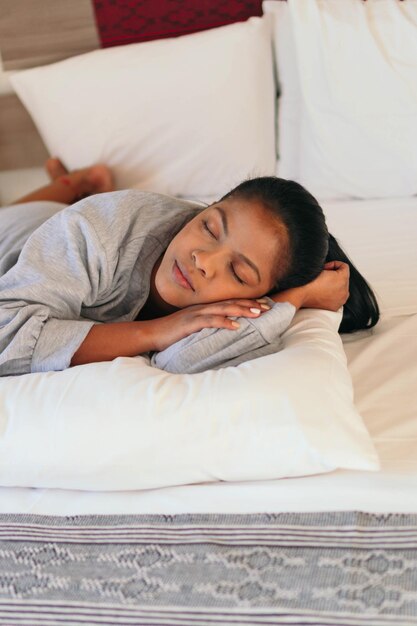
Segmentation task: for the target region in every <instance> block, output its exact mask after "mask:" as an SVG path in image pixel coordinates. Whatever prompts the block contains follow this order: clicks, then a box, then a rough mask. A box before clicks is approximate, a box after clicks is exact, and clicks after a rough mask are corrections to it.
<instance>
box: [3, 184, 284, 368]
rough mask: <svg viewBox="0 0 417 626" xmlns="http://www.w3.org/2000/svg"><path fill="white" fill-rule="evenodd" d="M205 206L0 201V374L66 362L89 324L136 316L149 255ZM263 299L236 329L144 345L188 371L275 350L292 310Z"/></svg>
mask: <svg viewBox="0 0 417 626" xmlns="http://www.w3.org/2000/svg"><path fill="white" fill-rule="evenodd" d="M204 208H205V205H202V204H199V203H196V202H189V201H186V200H180V199H178V198H174V197H171V196H167V195H164V194H157V193H151V192H146V191H138V190H127V191H115V192H110V193H105V194H98V195H95V196H90V197H88V198H86V199H84V200H81V201H79V202H77V203H76V204H73V205H71V206H65V205H63V204H60V203H56V202H46V201H42V202H28V203H25V204H20V205H13V206H10V207H5V208H0V376H10V375H18V374H27V373H32V372H47V371H54V370H63V369H66V368H68V367H69V365H70V362H71V359H72V356H73V355H74V353H75V352H76V351H77V349H78V348H79V346H80V345H81V344H82V342H83V341H84V339H85V338H86V336H87V334H88V333H89V331H90V329H91V327H92V326H93V325H94V324H103V323H109V322H126V321H133V320H134V319H136V317H137V315H138V314H139V312H140V310H141V309H142V307H143V306H144V305H145V303H146V300H147V298H148V295H149V290H150V277H151V271H152V268H153V266H154V265H155V263H156V261H157V259H158V258H159V257H160V256H161V254H163V253H164V251H165V250H166V248H167V247H168V245H169V243H170V241H171V240H172V238H173V237H174V236H175V235H176V234H177V232H178V231H179V230H181V228H182V227H183V226H184V225H185V224H186V223H187V222H188V221H189V220H190V219H192V218H193V217H194V216H195V215H197V214H198V213H199V212H200V211H201V210H202V209H204ZM270 304H272V305H273V306H272V309H271V311H268V312H267V313H265V314H263V316H261V318H258V319H250V320H249V318H240V319H239V321H240V322H241V327H240V328H239V329H238V330H233V331H231V330H228V329H213V328H210V329H202V330H201V331H199V332H197V333H193V335H190V336H189V337H185V338H184V339H182V340H181V341H179V342H177V343H176V344H173V345H172V346H170V347H169V348H167V349H166V350H164V351H163V352H159V353H153V354H152V359H151V363H152V365H154V366H155V367H160V368H161V369H166V370H167V371H172V372H184V373H194V372H198V371H203V369H208V368H213V369H215V368H219V367H225V366H227V365H235V364H237V363H239V362H243V361H245V360H248V359H251V358H255V357H257V356H262V355H263V354H269V353H271V352H275V351H277V350H279V336H280V335H281V334H282V332H283V331H284V330H285V329H286V328H287V327H288V326H289V324H290V323H291V321H292V318H293V316H294V313H295V310H296V309H295V307H294V306H293V305H292V304H290V303H287V302H286V303H273V302H272V301H271V302H270ZM268 316H269V318H268ZM267 318H268V319H269V321H268V319H267ZM242 321H243V322H244V323H243V324H242Z"/></svg>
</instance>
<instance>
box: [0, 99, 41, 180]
mask: <svg viewBox="0 0 417 626" xmlns="http://www.w3.org/2000/svg"><path fill="white" fill-rule="evenodd" d="M47 157H48V151H47V149H46V147H45V144H44V143H43V141H42V139H41V138H40V136H39V133H38V131H37V129H36V126H35V124H34V123H33V121H32V118H31V117H30V115H29V113H28V112H27V111H26V109H25V107H24V106H23V104H22V103H21V102H20V100H19V98H18V97H17V96H16V95H15V94H7V95H4V96H1V97H0V170H12V169H21V168H25V167H39V166H42V165H43V164H44V162H45V159H46V158H47Z"/></svg>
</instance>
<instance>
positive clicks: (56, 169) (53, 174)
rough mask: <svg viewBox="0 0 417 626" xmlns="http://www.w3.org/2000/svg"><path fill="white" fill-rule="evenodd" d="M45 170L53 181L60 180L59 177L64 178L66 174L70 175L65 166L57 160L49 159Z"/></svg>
mask: <svg viewBox="0 0 417 626" xmlns="http://www.w3.org/2000/svg"><path fill="white" fill-rule="evenodd" d="M45 169H46V171H47V172H48V174H49V178H50V179H51V180H55V179H57V178H59V176H64V174H68V170H67V169H66V168H65V167H64V166H63V164H62V163H61V161H60V160H59V159H57V158H52V157H51V158H50V159H47V161H46V163H45Z"/></svg>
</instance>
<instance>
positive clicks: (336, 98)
mask: <svg viewBox="0 0 417 626" xmlns="http://www.w3.org/2000/svg"><path fill="white" fill-rule="evenodd" d="M264 5H265V7H264V8H265V10H266V11H267V13H268V14H272V18H273V22H274V24H273V32H274V39H275V50H276V55H277V59H276V63H277V70H278V82H279V84H280V88H281V91H282V95H281V96H280V103H279V107H278V110H279V115H280V117H279V132H278V137H281V135H283V136H282V137H281V139H280V141H281V142H282V141H285V145H280V146H279V155H280V159H279V161H278V163H277V173H278V175H279V176H282V177H284V178H292V179H294V180H297V181H298V182H299V183H301V184H302V185H303V186H305V187H306V188H307V189H308V190H309V191H310V192H311V193H312V194H313V195H314V196H316V197H317V198H318V199H319V200H320V199H321V200H323V199H337V198H339V199H340V198H352V197H355V198H385V197H395V196H410V195H414V194H416V193H417V150H416V145H417V90H416V85H417V3H416V2H396V1H394V0H378V2H358V1H357V0H343V1H342V2H334V0H310V1H309V2H299V1H297V0H288V1H287V2H265V3H264ZM273 5H276V6H273ZM288 30H290V31H291V32H288ZM284 38H285V40H284ZM286 44H288V45H286ZM295 66H296V67H297V71H294V67H295ZM296 115H297V116H298V120H297V126H296V124H295V116H296ZM288 146H290V148H289V149H287V148H288Z"/></svg>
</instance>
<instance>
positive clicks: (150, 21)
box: [93, 0, 262, 48]
mask: <svg viewBox="0 0 417 626" xmlns="http://www.w3.org/2000/svg"><path fill="white" fill-rule="evenodd" d="M93 4H94V10H95V16H96V22H97V27H98V31H99V35H100V39H101V45H102V47H103V48H107V47H110V46H118V45H122V44H129V43H134V42H138V41H150V40H151V39H163V38H165V37H177V36H179V35H186V34H189V33H194V32H197V31H200V30H207V29H209V28H216V27H218V26H224V25H225V24H231V23H233V22H243V21H245V20H247V19H248V18H249V17H251V16H252V15H258V16H260V15H262V0H93Z"/></svg>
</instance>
